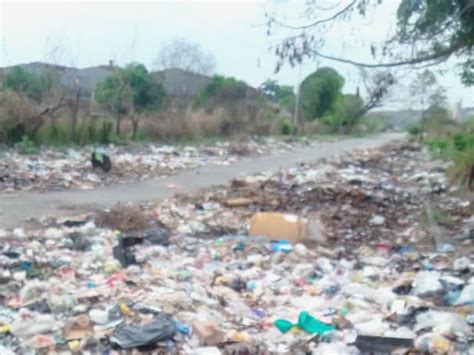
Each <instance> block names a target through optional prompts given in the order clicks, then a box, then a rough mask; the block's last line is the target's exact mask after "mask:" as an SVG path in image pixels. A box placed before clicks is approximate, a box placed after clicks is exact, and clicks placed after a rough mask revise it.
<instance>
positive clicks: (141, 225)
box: [95, 203, 150, 232]
mask: <svg viewBox="0 0 474 355" xmlns="http://www.w3.org/2000/svg"><path fill="white" fill-rule="evenodd" d="M149 221H150V218H149V216H148V215H147V214H146V213H145V212H144V211H142V210H141V209H140V208H138V207H135V206H126V205H123V204H120V203H119V204H117V205H115V206H113V207H112V208H111V209H110V210H108V211H102V212H100V213H98V214H97V216H96V219H95V223H96V224H97V225H98V226H99V227H106V228H110V229H117V230H120V231H124V232H130V231H143V230H144V229H146V228H147V226H148V225H149Z"/></svg>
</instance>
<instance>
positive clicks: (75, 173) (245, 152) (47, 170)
mask: <svg viewBox="0 0 474 355" xmlns="http://www.w3.org/2000/svg"><path fill="white" fill-rule="evenodd" d="M302 144H317V143H309V142H306V143H302V142H291V141H288V142H285V141H282V140H277V139H272V138H266V139H263V138H262V139H259V140H258V141H256V140H249V141H248V142H241V143H237V142H221V143H217V144H215V145H200V146H172V145H161V146H160V145H156V144H135V145H127V146H114V145H110V146H108V147H106V148H105V149H104V151H105V152H106V153H107V155H108V156H110V158H111V160H112V166H113V168H112V170H110V169H106V170H104V169H94V168H93V166H92V164H91V159H90V156H91V153H92V152H93V150H94V149H93V148H92V147H86V148H69V149H67V150H59V149H47V148H44V149H42V150H40V152H39V153H38V154H37V155H20V154H19V153H18V152H16V151H15V150H9V151H6V152H5V153H4V154H3V155H2V156H1V157H0V192H14V191H18V190H43V191H45V190H62V189H67V188H74V189H92V188H94V187H96V186H99V185H110V184H114V183H119V182H130V181H136V180H145V179H153V178H155V177H162V176H170V175H174V174H176V173H178V172H180V171H182V170H185V169H195V168H199V167H203V166H207V165H229V164H232V163H234V162H235V161H236V160H238V159H241V158H242V157H246V156H256V155H262V154H269V153H271V152H276V151H287V150H290V149H293V148H295V147H297V146H300V145H302ZM109 170H110V171H109Z"/></svg>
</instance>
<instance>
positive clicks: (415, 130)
mask: <svg viewBox="0 0 474 355" xmlns="http://www.w3.org/2000/svg"><path fill="white" fill-rule="evenodd" d="M422 132H423V130H422V129H421V125H420V124H419V123H413V124H412V125H410V126H409V127H408V133H409V134H410V135H411V136H413V137H418V136H419V135H420V134H421V133H422Z"/></svg>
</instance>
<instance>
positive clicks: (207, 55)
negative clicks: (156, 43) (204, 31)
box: [155, 38, 216, 75]
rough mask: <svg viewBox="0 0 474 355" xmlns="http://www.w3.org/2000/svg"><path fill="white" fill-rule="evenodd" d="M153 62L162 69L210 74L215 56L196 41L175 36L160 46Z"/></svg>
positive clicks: (214, 64)
mask: <svg viewBox="0 0 474 355" xmlns="http://www.w3.org/2000/svg"><path fill="white" fill-rule="evenodd" d="M155 64H156V65H157V66H158V67H160V68H164V69H173V68H178V69H183V70H187V71H190V72H193V73H198V74H203V75H210V74H212V73H213V72H214V70H215V67H216V58H215V57H214V55H213V54H212V53H211V52H207V51H205V50H204V49H203V48H202V47H201V45H200V44H198V43H194V42H191V41H188V40H186V39H184V38H175V39H173V40H171V41H169V42H167V43H165V44H164V45H163V46H162V47H161V48H160V50H159V52H158V55H157V58H156V60H155Z"/></svg>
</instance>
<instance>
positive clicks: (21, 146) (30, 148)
mask: <svg viewBox="0 0 474 355" xmlns="http://www.w3.org/2000/svg"><path fill="white" fill-rule="evenodd" d="M15 148H16V150H18V153H20V154H36V153H38V148H37V147H36V146H35V144H34V143H33V141H32V140H30V139H29V138H28V136H26V135H25V136H23V138H22V139H21V141H20V142H18V143H16V144H15Z"/></svg>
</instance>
